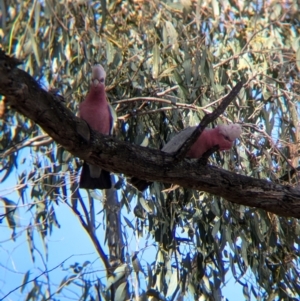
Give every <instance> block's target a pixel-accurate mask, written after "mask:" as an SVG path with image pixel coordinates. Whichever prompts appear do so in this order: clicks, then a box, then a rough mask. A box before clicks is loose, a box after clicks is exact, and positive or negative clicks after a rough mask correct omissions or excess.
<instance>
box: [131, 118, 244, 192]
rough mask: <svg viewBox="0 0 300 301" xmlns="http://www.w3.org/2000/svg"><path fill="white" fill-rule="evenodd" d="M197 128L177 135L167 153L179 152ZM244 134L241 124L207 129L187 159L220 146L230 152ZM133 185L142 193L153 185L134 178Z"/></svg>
mask: <svg viewBox="0 0 300 301" xmlns="http://www.w3.org/2000/svg"><path fill="white" fill-rule="evenodd" d="M195 128H196V126H193V127H187V128H185V129H184V130H182V131H181V132H179V133H178V134H177V135H175V136H174V137H173V138H172V139H171V140H170V141H169V142H168V143H167V144H166V145H165V146H164V147H163V148H162V151H164V152H166V153H173V152H176V151H177V150H179V148H180V147H181V146H182V145H183V144H184V142H185V141H186V140H187V139H188V138H189V137H190V136H191V135H192V133H193V132H194V130H195ZM241 134H242V128H241V126H240V125H239V124H230V125H225V124H221V125H218V126H217V127H215V128H214V129H205V130H204V131H203V132H202V134H201V135H200V137H199V138H198V139H197V140H196V142H195V143H194V144H193V145H192V147H191V149H190V150H189V151H188V153H187V155H186V157H188V158H193V159H198V158H201V157H202V155H203V154H204V153H205V152H207V151H208V150H210V149H212V148H213V147H214V146H218V147H219V150H221V151H223V150H229V149H230V148H231V147H232V146H233V142H234V141H235V139H237V138H239V137H240V136H241ZM131 183H132V184H133V185H134V186H135V187H136V188H137V189H138V190H140V191H143V190H145V189H146V188H147V187H148V186H149V185H150V184H151V183H150V182H147V181H144V180H140V179H138V178H135V177H133V178H132V179H131Z"/></svg>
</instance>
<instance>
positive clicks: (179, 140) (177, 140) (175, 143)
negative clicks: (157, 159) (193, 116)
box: [161, 126, 196, 153]
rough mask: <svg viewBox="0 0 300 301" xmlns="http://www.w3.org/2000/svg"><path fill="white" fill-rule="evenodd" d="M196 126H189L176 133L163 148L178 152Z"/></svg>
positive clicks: (170, 151) (165, 150)
mask: <svg viewBox="0 0 300 301" xmlns="http://www.w3.org/2000/svg"><path fill="white" fill-rule="evenodd" d="M195 129H196V126H189V127H187V128H185V129H184V130H182V131H181V132H179V133H178V134H176V135H175V136H174V137H173V138H172V139H171V140H170V141H169V142H168V143H167V144H166V145H165V146H164V147H163V148H162V149H161V150H162V151H164V152H166V153H173V152H176V151H177V150H178V149H180V147H181V146H182V145H183V144H184V142H185V141H186V140H187V139H188V138H189V137H190V136H191V135H192V133H193V132H194V130H195Z"/></svg>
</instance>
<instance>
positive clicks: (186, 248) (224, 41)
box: [0, 0, 300, 300]
mask: <svg viewBox="0 0 300 301" xmlns="http://www.w3.org/2000/svg"><path fill="white" fill-rule="evenodd" d="M3 3H5V1H4V2H3ZM6 3H8V2H6ZM9 3H10V4H9V5H7V6H6V7H2V8H1V9H2V19H1V21H2V24H3V26H2V29H1V30H0V35H1V41H2V42H1V44H2V46H3V47H4V49H5V50H6V51H7V52H8V53H11V54H14V55H15V56H16V57H18V58H21V59H23V61H24V64H23V68H24V70H26V71H27V72H29V73H30V74H31V75H33V76H34V77H35V78H36V79H37V80H39V82H40V84H41V85H42V86H44V87H45V88H46V87H47V88H48V87H49V90H50V89H57V90H58V91H59V94H61V95H63V96H64V97H65V100H66V106H68V107H69V108H70V109H71V110H72V111H74V113H76V112H77V107H78V104H79V103H80V101H81V100H82V99H83V98H84V96H85V94H86V92H87V89H88V85H89V76H90V70H91V68H90V67H91V65H92V64H94V63H95V62H100V63H101V64H103V65H104V66H105V69H106V70H107V82H106V83H107V94H108V98H109V99H110V102H111V103H112V105H113V106H114V108H115V109H116V111H117V115H118V124H117V127H116V136H117V137H118V138H119V139H121V140H126V141H128V142H131V143H136V144H143V145H144V146H148V147H152V148H161V147H162V146H163V145H164V144H165V143H166V142H167V141H169V140H170V139H171V138H172V137H173V136H174V134H175V133H177V132H178V131H180V130H181V129H183V128H184V127H186V126H188V125H195V124H197V123H199V120H201V118H202V117H203V116H204V114H206V113H208V112H211V111H212V110H214V108H215V107H216V105H217V104H218V103H219V101H220V100H221V98H222V96H224V95H225V94H226V93H227V92H228V91H230V89H231V87H233V86H234V85H235V84H236V82H237V81H239V80H243V81H244V82H245V83H247V85H246V87H245V88H244V89H243V90H242V91H241V93H240V95H239V97H238V98H237V99H236V100H235V101H234V102H233V103H232V104H231V105H230V106H229V107H228V109H227V111H226V113H225V114H224V115H222V116H220V118H219V120H218V123H226V122H241V123H242V124H243V136H242V138H241V139H240V140H239V141H238V143H237V145H236V146H235V147H234V148H233V149H232V150H231V151H230V152H227V153H218V154H216V155H214V156H213V157H212V158H211V159H210V163H211V164H214V165H217V166H219V167H222V168H224V169H227V170H230V171H233V172H236V173H239V174H244V175H248V176H252V177H257V178H261V179H269V180H270V181H273V182H276V183H287V182H288V183H289V184H291V185H297V183H298V177H297V176H295V175H294V174H292V173H291V174H290V173H289V172H290V171H291V170H292V169H293V168H297V167H298V165H299V162H298V161H299V146H298V143H299V142H298V141H299V139H300V127H299V112H298V101H299V100H300V99H299V94H300V84H299V72H300V32H299V27H300V23H299V20H300V9H299V4H298V3H297V1H296V0H292V1H289V3H286V4H285V5H282V4H281V3H280V2H278V1H264V2H259V1H258V2H255V3H254V2H253V1H233V0H232V1H229V0H227V1H221V2H219V1H215V0H212V1H190V0H185V1H181V2H174V3H173V2H171V1H160V2H159V1H137V0H136V1H110V2H106V1H101V4H99V2H98V1H89V2H86V1H66V0H62V1H53V0H46V1H26V2H24V1H21V2H20V1H14V0H11V1H9ZM2 5H5V4H2ZM52 92H53V93H56V92H55V91H54V90H52ZM37 101H38V100H37ZM2 118H3V119H0V129H1V130H0V150H1V153H0V157H1V162H0V170H1V173H0V179H1V184H0V185H1V186H0V187H1V188H0V194H1V195H2V194H4V187H5V183H7V181H8V179H9V176H10V175H11V174H12V172H13V171H14V170H17V174H18V181H17V182H16V183H15V184H16V188H15V190H16V191H17V193H18V195H19V197H20V199H21V200H22V204H23V205H26V206H27V207H26V208H28V210H29V211H31V213H32V215H33V216H34V220H33V224H30V223H29V224H28V228H27V235H28V243H29V249H30V253H31V257H32V260H33V261H35V256H34V250H36V247H35V244H34V237H33V233H32V232H33V231H38V232H39V233H40V235H41V239H42V241H43V242H44V248H45V253H46V254H47V248H48V247H47V237H49V236H51V232H52V231H53V226H56V227H59V221H57V219H56V217H55V210H59V208H58V207H57V206H54V204H60V203H61V202H67V203H68V204H69V206H70V208H71V209H72V210H73V212H74V213H75V214H77V213H78V212H79V210H80V209H79V204H80V206H81V208H85V207H84V202H83V200H82V197H81V193H80V192H79V191H78V190H77V172H78V171H79V169H80V167H81V162H80V161H79V160H78V159H76V158H74V157H72V156H70V155H69V154H68V153H67V152H66V151H65V150H63V149H62V148H61V147H60V146H59V145H57V144H56V143H55V142H54V141H52V139H49V137H47V136H46V135H44V133H43V131H42V130H41V129H40V128H39V127H38V126H36V125H35V124H34V123H33V122H31V121H30V120H28V119H26V118H25V117H23V116H21V115H19V114H16V113H15V111H14V109H13V108H11V107H10V105H9V103H6V112H5V115H4V116H3V117H2ZM24 150H26V151H27V153H28V154H29V155H30V159H29V158H26V160H25V161H23V162H22V161H20V157H21V156H20V153H21V152H22V151H24ZM289 175H290V176H289ZM293 175H294V176H293ZM122 176H123V175H120V178H121V179H122ZM283 180H284V181H285V182H284V181H283ZM120 183H121V184H120ZM120 183H119V184H120V185H119V188H120V189H119V192H120V194H119V195H121V199H120V206H122V207H125V208H126V209H127V210H128V212H129V213H131V214H132V210H133V208H132V204H135V203H134V202H135V200H137V201H136V202H137V204H136V207H135V209H134V213H135V215H136V217H135V220H134V221H133V220H132V219H130V218H129V217H124V221H125V222H123V227H125V228H126V227H127V228H130V230H131V231H133V232H134V233H136V234H137V236H145V239H150V238H149V237H148V236H146V235H145V232H149V233H150V234H151V235H152V237H153V238H154V240H155V243H156V244H157V254H156V256H155V261H154V262H150V260H152V259H149V260H147V258H143V259H145V260H146V261H147V262H146V265H147V268H145V267H143V273H145V275H146V279H143V281H144V283H142V285H141V288H140V292H139V293H140V294H141V296H144V297H146V295H148V296H154V297H156V298H157V299H161V300H164V299H166V300H167V299H168V300H175V299H176V298H177V299H180V298H181V297H182V298H183V297H184V296H185V297H190V298H191V299H199V298H202V299H201V300H221V295H222V288H223V286H224V285H225V276H226V273H228V272H229V271H230V272H231V273H232V275H233V277H234V278H235V280H236V281H237V282H238V283H239V284H240V285H241V286H242V288H241V290H242V291H243V294H244V296H245V299H246V300H250V295H251V294H253V295H254V296H255V298H256V299H257V300H263V299H268V300H272V299H273V298H277V299H278V300H296V296H299V295H300V287H299V281H298V275H299V260H298V257H299V251H298V248H299V229H300V227H299V222H298V220H296V219H294V218H282V217H278V216H275V215H274V214H271V213H268V212H265V211H263V210H258V209H253V208H248V207H245V206H237V205H235V204H231V203H229V202H227V201H226V200H223V199H220V198H219V197H216V196H212V195H208V194H206V193H203V192H200V191H191V190H187V189H183V188H178V187H169V186H165V185H163V184H161V183H154V185H153V186H152V187H151V188H150V191H148V192H147V193H146V194H145V195H143V196H142V195H141V194H138V193H137V191H136V190H135V189H134V188H133V187H132V186H130V185H127V183H126V181H124V182H122V181H121V182H120ZM241 189H242V188H241ZM1 191H3V193H2V192H1ZM26 194H29V195H30V199H28V198H27V197H26ZM94 197H96V198H94ZM94 199H96V200H97V195H95V194H90V195H89V202H90V203H89V210H90V211H89V212H83V213H82V216H84V217H81V218H82V220H81V223H82V224H84V218H85V221H86V222H87V223H88V221H89V219H90V221H93V220H94V215H95V213H93V211H92V209H91V208H92V206H91V204H93V201H94ZM1 200H2V203H3V208H4V210H3V211H4V212H3V213H4V214H5V218H6V221H7V224H8V226H9V227H10V228H11V229H12V231H13V233H14V231H15V227H16V221H15V220H16V218H17V210H16V209H17V206H18V205H20V204H17V203H16V202H15V201H11V200H9V199H8V198H4V197H3V198H2V199H1ZM86 206H88V205H86ZM103 210H104V211H105V210H106V209H105V208H104V209H103ZM83 211H84V209H83ZM91 224H94V222H92V223H91ZM94 226H95V229H96V228H97V227H98V225H94ZM145 230H146V231H145ZM107 231H108V229H107ZM95 233H96V232H95V231H94V232H93V231H90V232H89V235H91V237H94V238H96V239H97V236H96V234H95ZM13 237H14V235H13ZM124 239H125V240H127V238H126V237H125V238H124ZM126 243H128V241H126ZM141 254H142V253H141ZM141 257H142V255H141ZM141 257H140V258H141ZM118 259H119V264H118V266H116V267H115V268H116V269H115V270H114V273H113V274H109V273H108V275H107V279H106V280H105V281H104V280H103V279H99V278H98V276H97V274H96V272H95V275H96V278H95V279H94V280H93V281H91V280H90V279H89V278H85V274H84V273H85V271H86V265H85V264H83V265H82V266H80V265H79V264H78V265H77V268H78V266H80V269H79V270H78V271H77V272H75V270H74V271H73V272H70V273H67V274H66V275H65V276H62V278H63V279H62V281H61V283H60V285H58V286H57V287H56V288H55V289H56V295H57V298H58V299H59V296H60V295H61V293H62V292H63V291H64V289H65V287H66V286H68V287H69V286H70V285H74V286H79V287H81V289H82V291H81V292H82V295H81V299H82V300H85V299H88V296H89V298H91V300H95V298H96V297H95V296H96V291H97V293H99V294H101V296H102V297H103V298H104V299H105V300H110V298H111V295H110V293H109V292H108V289H109V288H111V287H112V286H113V285H116V290H115V296H116V297H118V299H117V300H122V298H125V297H124V296H125V292H127V293H128V294H131V296H132V295H134V294H136V291H135V290H134V287H133V285H132V283H131V280H130V277H129V276H128V275H134V273H136V275H137V276H136V277H137V278H138V279H139V281H142V277H140V275H141V274H142V272H141V271H139V269H138V270H136V269H132V268H131V266H132V265H133V262H131V261H130V260H128V259H126V258H125V256H123V255H120V254H119V258H118ZM124 277H125V279H126V281H125V282H122V283H121V284H120V283H119V281H120V280H122V278H124ZM29 278H30V271H28V272H27V273H26V274H25V275H24V282H23V286H22V290H23V289H24V288H25V286H26V289H27V288H28V286H30V285H29V284H28V283H27V282H28V279H29ZM79 280H80V281H79ZM90 281H91V282H90ZM79 283H80V284H79ZM31 284H32V283H31ZM45 287H47V284H44V283H43V282H42V281H40V280H39V279H36V280H35V282H34V284H33V285H32V286H31V287H30V289H31V290H29V291H27V293H28V295H27V300H44V297H43V294H44V292H45ZM95 287H96V288H97V289H95ZM147 290H148V291H147ZM146 291H147V292H146ZM123 300H124V299H123Z"/></svg>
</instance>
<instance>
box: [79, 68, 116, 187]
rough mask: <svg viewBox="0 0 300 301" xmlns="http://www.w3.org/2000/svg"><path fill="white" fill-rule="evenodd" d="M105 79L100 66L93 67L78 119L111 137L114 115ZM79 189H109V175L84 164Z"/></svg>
mask: <svg viewBox="0 0 300 301" xmlns="http://www.w3.org/2000/svg"><path fill="white" fill-rule="evenodd" d="M105 77H106V72H105V70H104V69H103V67H102V66H101V65H95V66H93V68H92V82H91V86H90V90H89V92H88V94H87V96H86V98H85V100H84V101H83V102H82V103H81V104H80V105H79V117H80V118H82V119H83V120H85V121H86V122H87V123H88V125H89V126H90V127H91V128H92V129H93V130H95V131H98V132H99V133H101V134H104V135H111V134H112V131H113V125H114V118H115V113H114V112H113V109H112V107H111V106H110V104H109V103H108V102H107V100H106V92H105ZM79 187H80V188H85V189H109V188H111V178H110V173H109V172H108V171H106V170H104V169H101V167H99V166H95V165H92V164H89V163H86V162H84V164H83V167H82V171H81V176H80V182H79Z"/></svg>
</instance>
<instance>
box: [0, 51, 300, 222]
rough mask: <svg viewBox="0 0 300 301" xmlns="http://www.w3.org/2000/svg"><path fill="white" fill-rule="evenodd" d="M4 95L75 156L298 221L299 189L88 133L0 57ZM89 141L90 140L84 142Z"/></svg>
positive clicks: (55, 100) (51, 97) (0, 83)
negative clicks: (178, 159)
mask: <svg viewBox="0 0 300 301" xmlns="http://www.w3.org/2000/svg"><path fill="white" fill-rule="evenodd" d="M0 94H2V95H5V96H6V100H7V101H8V102H9V103H10V104H11V105H12V106H13V107H14V108H15V110H16V111H17V112H19V113H21V114H23V115H25V116H27V117H28V118H30V119H32V120H33V121H35V122H36V123H37V124H39V125H40V126H41V127H42V128H43V129H44V131H45V132H46V133H48V134H49V136H51V137H52V138H53V139H54V140H55V141H56V142H57V143H59V144H61V145H62V146H63V147H64V148H65V149H67V150H68V151H70V152H71V153H72V154H73V155H74V156H78V157H80V158H81V159H84V160H86V161H87V162H89V163H92V164H95V165H99V166H100V167H102V168H104V169H106V170H110V171H112V172H115V173H123V174H125V175H127V176H135V177H139V178H142V179H145V180H148V181H160V182H165V183H174V184H178V185H180V186H183V187H186V188H192V189H198V190H202V191H206V192H208V193H211V194H214V195H218V196H221V197H224V198H225V199H227V200H228V201H231V202H234V203H236V204H241V205H246V206H251V207H257V208H262V209H265V210H267V211H270V212H273V213H276V214H278V215H282V216H291V217H297V218H298V217H300V190H299V189H297V188H293V187H291V186H288V185H279V184H276V183H272V182H270V181H267V180H259V179H255V178H251V177H247V176H243V175H239V174H235V173H232V172H229V171H226V170H223V169H219V168H216V167H214V166H209V165H208V166H203V165H201V164H199V163H198V162H197V161H195V160H189V159H183V160H182V161H177V160H174V158H175V156H173V155H172V154H167V153H164V152H161V151H159V150H155V149H150V148H146V147H141V146H137V145H132V144H130V143H127V142H123V141H118V140H117V139H114V138H113V137H108V136H103V135H101V134H99V133H97V132H95V131H92V130H90V129H89V127H88V125H87V124H86V123H85V121H83V120H81V119H79V118H77V117H76V116H75V114H74V113H73V112H71V111H70V110H69V109H67V108H66V107H65V106H64V105H63V103H62V102H61V101H60V98H59V97H57V96H55V95H52V94H51V93H48V92H46V91H45V90H43V89H42V88H41V87H40V86H39V85H38V83H37V82H36V81H35V80H34V79H33V78H32V77H31V76H30V75H29V74H27V73H26V72H24V71H22V70H20V69H18V68H16V64H14V61H12V59H11V58H9V57H7V56H6V55H5V54H4V53H2V52H0ZM89 134H90V135H89ZM88 136H89V137H90V139H89V140H88V141H87V140H86V139H85V138H84V137H88ZM0 157H1V155H0ZM174 162H176V164H174Z"/></svg>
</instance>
